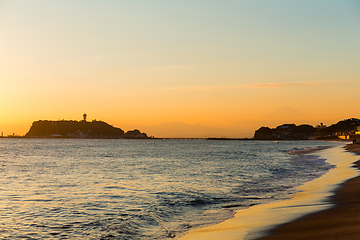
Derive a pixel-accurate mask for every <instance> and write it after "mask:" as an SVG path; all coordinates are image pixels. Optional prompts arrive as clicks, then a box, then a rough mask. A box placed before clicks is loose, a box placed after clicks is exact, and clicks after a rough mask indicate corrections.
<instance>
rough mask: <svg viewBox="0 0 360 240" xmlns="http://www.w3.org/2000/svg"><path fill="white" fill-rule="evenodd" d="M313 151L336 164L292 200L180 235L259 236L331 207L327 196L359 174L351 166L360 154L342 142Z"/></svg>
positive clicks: (242, 211)
mask: <svg viewBox="0 0 360 240" xmlns="http://www.w3.org/2000/svg"><path fill="white" fill-rule="evenodd" d="M311 154H313V155H319V156H320V157H321V158H325V159H327V160H326V161H327V162H328V163H330V164H332V165H336V168H333V169H331V170H330V171H329V172H327V173H326V174H324V175H323V176H321V177H320V178H316V179H314V180H313V181H310V182H307V183H305V184H304V185H302V186H300V187H299V188H298V190H299V192H297V193H295V194H294V195H293V197H292V198H291V199H289V200H285V201H277V202H273V203H268V204H260V205H256V206H252V207H250V208H248V209H243V210H239V211H237V212H236V214H235V217H234V218H231V219H229V220H226V221H224V222H222V223H220V224H217V225H214V226H209V227H205V228H200V229H194V230H190V231H189V233H188V234H187V235H185V236H183V237H182V238H181V239H184V240H186V239H196V240H200V239H226V240H230V239H236V240H241V239H246V240H247V239H256V238H259V237H262V236H265V235H266V234H267V231H269V230H270V229H273V228H275V227H276V226H278V225H281V224H284V223H286V222H291V221H294V220H296V219H297V218H299V217H302V216H304V215H307V214H310V213H313V212H317V211H320V210H324V209H327V208H330V207H331V206H332V203H331V202H329V201H328V197H329V196H331V195H332V191H334V190H335V188H336V187H337V186H338V185H339V184H341V183H343V182H345V181H346V180H348V179H350V178H353V177H355V176H358V175H359V173H358V172H357V170H356V169H355V168H352V167H351V166H352V163H354V162H355V161H357V160H358V158H359V156H356V155H354V154H352V153H350V152H347V151H345V150H344V148H343V145H339V146H336V147H334V148H327V149H323V150H320V151H316V152H313V151H311Z"/></svg>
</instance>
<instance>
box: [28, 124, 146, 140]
mask: <svg viewBox="0 0 360 240" xmlns="http://www.w3.org/2000/svg"><path fill="white" fill-rule="evenodd" d="M25 137H27V138H148V136H147V135H146V133H141V132H140V131H139V130H137V129H135V130H133V131H128V132H127V133H125V132H124V131H123V130H122V129H120V128H116V127H113V126H111V125H109V124H107V123H106V122H103V121H92V122H87V121H65V120H62V121H48V120H40V121H35V122H33V124H32V126H31V128H30V130H29V131H28V132H27V133H26V135H25Z"/></svg>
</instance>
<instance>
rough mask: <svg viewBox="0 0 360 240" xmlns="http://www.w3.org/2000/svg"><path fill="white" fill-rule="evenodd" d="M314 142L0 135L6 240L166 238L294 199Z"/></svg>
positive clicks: (311, 162) (311, 174)
mask: <svg viewBox="0 0 360 240" xmlns="http://www.w3.org/2000/svg"><path fill="white" fill-rule="evenodd" d="M336 144H337V143H331V142H316V141H284V142H279V143H274V142H272V141H206V140H118V139H116V140H115V139H114V140H90V139H81V140H80V139H0V211H1V214H0V238H1V239H16V238H18V239H31V238H33V239H164V238H168V237H169V236H170V235H171V234H175V235H176V236H179V235H181V233H182V232H184V231H186V230H188V229H189V228H191V227H199V226H205V225H209V224H216V223H218V222H221V221H223V220H224V219H227V218H230V217H231V216H232V215H233V211H234V210H236V209H239V208H246V207H249V206H251V205H254V204H261V203H266V202H269V201H274V200H279V199H283V198H288V197H290V196H291V194H292V193H294V192H295V191H296V189H295V187H297V186H299V185H301V184H303V183H305V182H307V181H310V180H312V179H314V178H316V177H319V176H321V175H322V174H324V173H325V172H326V171H328V170H329V169H330V168H332V167H334V166H330V165H329V164H328V163H326V161H325V159H319V158H318V157H316V156H311V155H294V154H290V153H289V151H291V150H294V149H295V148H307V147H316V146H324V145H327V146H329V145H336Z"/></svg>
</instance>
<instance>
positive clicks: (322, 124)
mask: <svg viewBox="0 0 360 240" xmlns="http://www.w3.org/2000/svg"><path fill="white" fill-rule="evenodd" d="M316 128H318V129H323V128H326V126H325V125H324V123H320V124H318V125H316Z"/></svg>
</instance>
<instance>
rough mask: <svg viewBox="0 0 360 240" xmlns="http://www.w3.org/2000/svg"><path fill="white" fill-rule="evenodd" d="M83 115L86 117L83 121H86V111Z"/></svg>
mask: <svg viewBox="0 0 360 240" xmlns="http://www.w3.org/2000/svg"><path fill="white" fill-rule="evenodd" d="M83 117H84V120H83V121H84V122H86V117H87V115H86V113H84V115H83Z"/></svg>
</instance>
